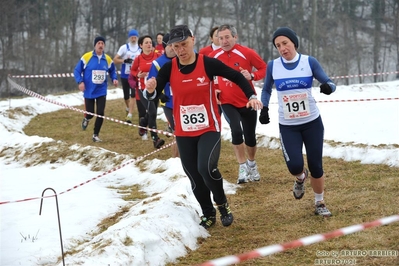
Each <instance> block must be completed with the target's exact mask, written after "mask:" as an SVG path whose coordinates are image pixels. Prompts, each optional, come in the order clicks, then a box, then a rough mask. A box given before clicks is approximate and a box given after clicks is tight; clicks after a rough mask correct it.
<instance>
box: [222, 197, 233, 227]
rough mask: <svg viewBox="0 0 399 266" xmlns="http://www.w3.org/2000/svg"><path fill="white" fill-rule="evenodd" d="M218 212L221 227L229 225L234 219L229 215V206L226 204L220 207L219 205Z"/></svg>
mask: <svg viewBox="0 0 399 266" xmlns="http://www.w3.org/2000/svg"><path fill="white" fill-rule="evenodd" d="M218 210H219V212H220V220H221V221H222V224H223V226H229V225H231V224H232V223H233V220H234V217H233V214H232V213H231V210H230V206H229V204H228V203H227V202H226V203H224V204H222V205H219V206H218Z"/></svg>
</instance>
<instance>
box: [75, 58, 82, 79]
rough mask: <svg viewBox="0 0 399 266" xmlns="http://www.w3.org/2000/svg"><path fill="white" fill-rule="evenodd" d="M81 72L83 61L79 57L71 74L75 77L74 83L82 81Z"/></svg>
mask: <svg viewBox="0 0 399 266" xmlns="http://www.w3.org/2000/svg"><path fill="white" fill-rule="evenodd" d="M82 72H83V61H82V59H80V60H79V62H78V63H77V64H76V66H75V69H74V71H73V76H74V78H75V81H76V83H79V82H81V81H83V77H82Z"/></svg>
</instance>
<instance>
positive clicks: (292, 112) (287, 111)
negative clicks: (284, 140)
mask: <svg viewBox="0 0 399 266" xmlns="http://www.w3.org/2000/svg"><path fill="white" fill-rule="evenodd" d="M282 100H283V110H284V118H285V119H295V118H302V117H307V116H310V109H309V98H308V94H307V93H306V92H304V93H297V94H286V95H283V98H282Z"/></svg>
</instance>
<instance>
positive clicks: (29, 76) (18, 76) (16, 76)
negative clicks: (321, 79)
mask: <svg viewBox="0 0 399 266" xmlns="http://www.w3.org/2000/svg"><path fill="white" fill-rule="evenodd" d="M117 73H118V74H119V75H120V74H121V72H120V71H117ZM390 74H399V71H389V72H380V73H370V74H357V75H346V76H335V77H331V79H345V78H357V77H371V76H382V75H390ZM10 77H12V78H64V77H74V75H73V73H59V74H42V75H10Z"/></svg>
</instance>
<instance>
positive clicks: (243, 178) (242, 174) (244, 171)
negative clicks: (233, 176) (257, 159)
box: [237, 163, 250, 184]
mask: <svg viewBox="0 0 399 266" xmlns="http://www.w3.org/2000/svg"><path fill="white" fill-rule="evenodd" d="M249 178H250V176H249V169H248V165H247V164H246V163H244V164H240V166H239V168H238V179H237V184H242V183H247V182H248V181H249Z"/></svg>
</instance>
